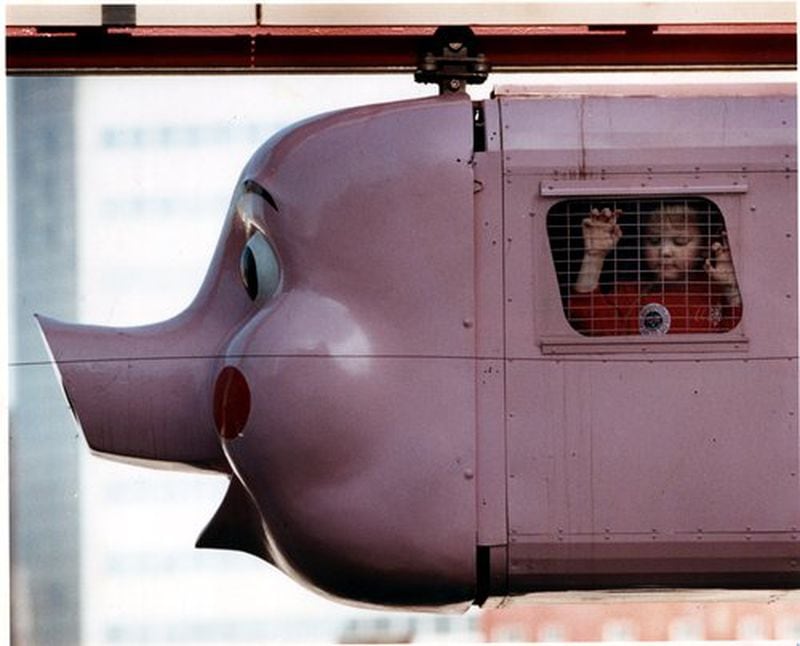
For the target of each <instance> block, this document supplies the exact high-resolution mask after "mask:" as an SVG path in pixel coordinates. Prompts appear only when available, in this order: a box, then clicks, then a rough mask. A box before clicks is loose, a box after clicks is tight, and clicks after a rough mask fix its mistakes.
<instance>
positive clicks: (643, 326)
mask: <svg viewBox="0 0 800 646" xmlns="http://www.w3.org/2000/svg"><path fill="white" fill-rule="evenodd" d="M671 322H672V317H671V316H670V313H669V310H668V309H667V308H666V307H664V306H663V305H662V304H661V303H648V304H647V305H645V306H644V307H643V308H642V309H641V311H640V312H639V333H640V334H647V335H650V334H666V333H667V332H669V325H670V323H671Z"/></svg>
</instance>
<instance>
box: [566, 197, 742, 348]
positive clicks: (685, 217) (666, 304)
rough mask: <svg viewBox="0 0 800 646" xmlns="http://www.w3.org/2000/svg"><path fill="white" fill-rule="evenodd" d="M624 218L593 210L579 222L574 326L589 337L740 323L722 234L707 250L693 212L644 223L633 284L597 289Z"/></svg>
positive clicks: (665, 211)
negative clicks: (640, 272)
mask: <svg viewBox="0 0 800 646" xmlns="http://www.w3.org/2000/svg"><path fill="white" fill-rule="evenodd" d="M621 215H622V211H620V210H615V211H613V212H612V211H611V209H608V208H604V209H603V210H602V211H600V210H598V209H592V211H591V213H590V215H589V217H588V218H586V219H584V220H583V223H582V233H583V245H584V251H583V260H582V262H581V268H580V272H579V274H578V278H577V280H576V281H575V284H574V285H573V288H572V293H571V295H570V297H569V303H568V308H567V315H568V317H569V320H570V322H571V323H572V325H573V326H574V327H575V328H576V329H577V330H579V331H580V332H582V333H584V334H587V335H590V336H604V335H621V334H645V335H650V334H667V333H671V334H675V333H686V332H725V331H727V330H730V329H732V328H733V327H734V326H735V325H736V324H737V323H738V322H739V319H740V318H741V298H740V295H739V288H738V285H737V282H736V274H735V272H734V269H733V263H732V261H731V255H730V251H729V249H728V246H727V243H726V239H725V237H724V234H723V235H722V236H721V241H720V240H718V241H716V242H714V243H713V244H712V245H711V246H710V248H709V245H708V239H709V236H708V234H707V232H706V231H704V230H703V229H704V228H706V229H707V228H708V226H706V227H703V226H702V224H701V220H700V216H699V213H698V211H697V210H696V209H694V208H692V207H691V206H688V205H685V204H669V205H665V206H662V207H661V208H659V209H657V210H656V211H654V212H652V213H650V214H648V215H647V216H646V217H645V222H644V226H643V227H642V229H643V231H642V232H641V236H642V241H641V244H640V250H641V251H640V253H641V261H642V264H643V266H644V267H645V268H646V272H645V273H644V274H643V275H642V277H641V278H640V280H639V281H638V282H621V283H617V284H614V285H612V286H611V289H610V291H608V292H603V291H601V290H600V285H599V284H600V276H601V274H602V272H603V265H604V263H605V260H606V256H607V255H608V254H609V253H610V252H611V251H612V250H613V249H614V248H616V246H617V243H618V242H619V241H620V239H621V238H622V229H621V228H620V226H619V225H618V224H617V219H618V218H619V217H620V216H621Z"/></svg>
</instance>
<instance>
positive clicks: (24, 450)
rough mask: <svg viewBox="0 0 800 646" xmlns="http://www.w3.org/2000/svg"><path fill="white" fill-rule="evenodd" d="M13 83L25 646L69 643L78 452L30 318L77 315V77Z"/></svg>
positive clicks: (18, 542) (74, 627) (16, 421)
mask: <svg viewBox="0 0 800 646" xmlns="http://www.w3.org/2000/svg"><path fill="white" fill-rule="evenodd" d="M7 88H8V119H9V124H10V127H9V129H8V146H9V152H10V156H9V158H10V163H9V173H10V179H11V181H10V182H9V208H10V214H11V217H10V218H9V239H10V242H11V245H12V249H13V254H12V255H11V258H10V261H11V262H10V271H11V275H12V280H11V284H10V289H9V305H10V309H11V317H10V323H11V325H10V331H11V342H10V344H9V351H10V360H11V363H12V367H11V381H10V391H11V392H10V402H11V411H10V420H9V422H10V424H9V426H10V437H9V440H10V441H9V451H10V454H9V457H10V475H11V481H10V493H11V564H12V566H11V577H12V589H13V594H12V605H13V613H12V628H13V633H14V637H15V639H16V641H17V643H20V644H65V643H74V642H76V641H77V640H78V636H79V631H80V617H81V612H80V608H81V600H80V594H79V588H80V572H81V558H80V534H79V528H80V514H79V510H80V504H81V501H80V498H79V496H78V465H79V461H78V453H79V448H80V447H79V446H78V443H77V442H76V441H75V436H76V432H77V429H76V428H75V425H74V424H73V422H72V420H71V418H70V416H69V415H68V409H67V406H66V403H65V401H64V398H63V397H62V395H61V392H60V388H59V385H58V383H57V382H56V380H55V379H54V378H53V370H52V368H51V367H50V366H49V365H48V363H47V361H48V356H47V352H46V350H45V348H44V345H43V344H42V341H41V336H40V335H39V332H38V329H37V326H36V325H35V322H34V319H33V316H32V313H33V312H44V311H46V312H47V313H49V314H51V315H52V316H55V317H60V318H66V319H68V318H73V317H74V316H75V315H76V310H77V300H76V294H77V291H76V287H77V284H76V283H77V277H76V273H75V269H76V264H77V248H76V195H75V187H76V183H75V127H74V126H75V111H74V106H75V91H76V81H75V80H74V79H72V78H69V77H59V78H50V79H44V78H19V79H15V80H14V81H11V82H9V83H8V85H7ZM11 124H13V125H11Z"/></svg>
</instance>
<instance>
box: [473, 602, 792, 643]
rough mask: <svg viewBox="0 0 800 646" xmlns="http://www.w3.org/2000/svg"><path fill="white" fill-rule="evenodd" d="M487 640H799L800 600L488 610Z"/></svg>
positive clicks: (484, 619)
mask: <svg viewBox="0 0 800 646" xmlns="http://www.w3.org/2000/svg"><path fill="white" fill-rule="evenodd" d="M481 626H482V632H483V636H484V637H485V638H486V639H487V640H488V641H525V642H574V641H578V642H594V641H615V642H619V641H631V642H634V641H643V642H649V641H684V642H685V641H693V642H698V641H717V640H726V641H731V640H738V641H744V642H754V641H765V640H791V641H794V642H797V640H798V639H800V601H771V602H758V603H745V602H731V603H729V602H714V603H674V602H670V603H638V602H636V603H634V602H618V603H597V604H574V603H572V604H567V603H546V604H541V605H537V606H532V605H528V606H523V605H519V606H515V607H511V608H505V609H502V610H486V611H484V612H483V614H482V616H481Z"/></svg>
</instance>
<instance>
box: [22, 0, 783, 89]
mask: <svg viewBox="0 0 800 646" xmlns="http://www.w3.org/2000/svg"><path fill="white" fill-rule="evenodd" d="M444 24H450V25H459V24H462V25H470V26H471V27H472V29H473V31H474V33H475V35H476V37H477V38H478V39H479V41H480V47H481V51H482V52H483V53H484V54H485V55H486V58H487V59H488V60H489V61H490V62H491V65H492V69H493V70H494V71H499V72H504V71H539V70H591V69H782V70H791V69H795V68H796V61H797V47H796V23H795V5H794V3H793V2H783V1H773V2H769V1H768V2H735V1H734V2H711V3H701V2H663V1H662V2H630V1H624V0H623V1H619V2H561V3H556V2H516V1H506V2H498V3H485V2H483V3H478V2H440V3H421V2H416V1H414V2H407V3H397V2H394V3H390V2H364V3H350V4H346V3H336V2H321V1H317V2H266V3H260V4H241V5H174V4H173V5H153V4H139V5H134V4H129V5H119V4H114V5H8V6H7V7H6V66H7V71H8V73H9V74H35V73H103V74H109V73H139V72H152V73H157V72H162V73H169V72H191V71H197V72H209V73H231V72H250V73H258V72H265V73H266V72H352V71H355V72H372V71H381V72H410V71H413V70H414V69H415V68H416V65H417V60H418V57H419V52H420V49H421V48H422V47H424V44H425V42H426V41H428V39H429V38H430V37H431V36H432V35H433V33H434V31H435V28H436V27H437V26H439V25H444Z"/></svg>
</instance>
